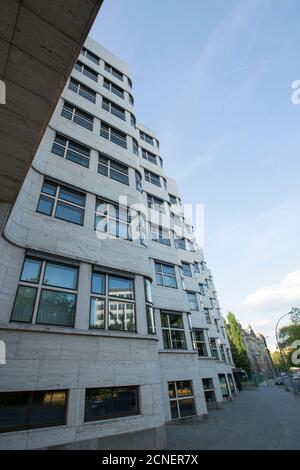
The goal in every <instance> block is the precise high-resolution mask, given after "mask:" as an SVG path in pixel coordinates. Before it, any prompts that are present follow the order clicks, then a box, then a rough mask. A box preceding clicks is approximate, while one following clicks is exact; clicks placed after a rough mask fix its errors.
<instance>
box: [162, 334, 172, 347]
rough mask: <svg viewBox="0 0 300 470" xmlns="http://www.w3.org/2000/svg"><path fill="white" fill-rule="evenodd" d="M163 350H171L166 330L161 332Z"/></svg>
mask: <svg viewBox="0 0 300 470" xmlns="http://www.w3.org/2000/svg"><path fill="white" fill-rule="evenodd" d="M162 335H163V344H164V349H171V343H170V334H169V331H168V330H162Z"/></svg>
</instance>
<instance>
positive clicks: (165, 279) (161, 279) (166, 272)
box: [155, 262, 177, 289]
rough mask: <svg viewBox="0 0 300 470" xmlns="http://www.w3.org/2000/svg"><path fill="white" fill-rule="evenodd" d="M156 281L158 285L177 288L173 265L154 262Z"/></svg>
mask: <svg viewBox="0 0 300 470" xmlns="http://www.w3.org/2000/svg"><path fill="white" fill-rule="evenodd" d="M155 272H156V283H157V285H158V286H164V287H173V288H174V289H177V281H176V274H175V266H171V265H170V264H163V263H157V262H156V263H155Z"/></svg>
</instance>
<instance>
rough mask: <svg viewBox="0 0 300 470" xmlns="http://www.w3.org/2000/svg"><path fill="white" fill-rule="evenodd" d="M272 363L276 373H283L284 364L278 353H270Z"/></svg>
mask: <svg viewBox="0 0 300 470" xmlns="http://www.w3.org/2000/svg"><path fill="white" fill-rule="evenodd" d="M271 357H272V361H273V364H274V367H275V369H276V371H277V372H285V363H284V360H283V357H282V355H281V354H280V352H279V351H273V352H272V353H271Z"/></svg>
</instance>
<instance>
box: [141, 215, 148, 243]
mask: <svg viewBox="0 0 300 470" xmlns="http://www.w3.org/2000/svg"><path fill="white" fill-rule="evenodd" d="M139 232H140V242H141V245H144V246H148V243H147V229H146V219H145V216H144V215H143V214H139Z"/></svg>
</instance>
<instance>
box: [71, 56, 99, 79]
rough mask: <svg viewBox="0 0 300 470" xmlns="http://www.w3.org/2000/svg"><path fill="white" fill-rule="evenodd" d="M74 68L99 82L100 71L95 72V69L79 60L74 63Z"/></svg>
mask: <svg viewBox="0 0 300 470" xmlns="http://www.w3.org/2000/svg"><path fill="white" fill-rule="evenodd" d="M74 68H75V70H78V72H80V73H82V74H83V75H85V76H86V77H88V78H90V79H91V80H93V81H94V82H98V73H97V72H95V71H94V70H93V69H90V67H88V66H87V65H85V64H83V63H82V62H80V61H79V60H78V61H77V62H76V64H75V65H74Z"/></svg>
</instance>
